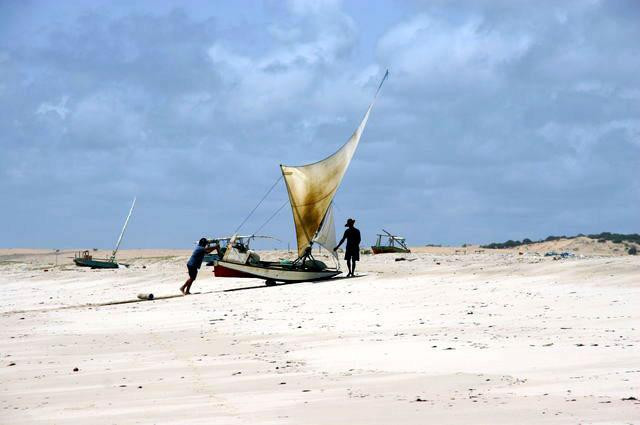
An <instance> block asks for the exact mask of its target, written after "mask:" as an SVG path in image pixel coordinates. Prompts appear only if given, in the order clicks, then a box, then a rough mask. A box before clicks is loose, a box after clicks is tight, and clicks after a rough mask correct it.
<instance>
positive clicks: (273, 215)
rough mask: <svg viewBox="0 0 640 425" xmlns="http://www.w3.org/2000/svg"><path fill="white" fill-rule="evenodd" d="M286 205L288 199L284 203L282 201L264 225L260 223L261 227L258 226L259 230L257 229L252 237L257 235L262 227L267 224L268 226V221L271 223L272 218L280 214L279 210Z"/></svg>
mask: <svg viewBox="0 0 640 425" xmlns="http://www.w3.org/2000/svg"><path fill="white" fill-rule="evenodd" d="M288 203H289V200H288V199H287V200H286V201H284V204H282V205H280V208H278V209H277V210H276V212H274V213H273V214H271V217H269V218H268V219H267V221H265V222H264V223H262V226H260V228H259V229H258V230H256V231H255V232H253V234H254V235H256V234H258V232H259V231H260V230H262V228H263V227H264V226H266V225H267V224H268V223H269V222H270V221H271V220H272V219H273V218H274V217H275V216H276V215H277V214H278V213H279V212H280V210H281V209H283V208H284V207H285V205H287V204H288Z"/></svg>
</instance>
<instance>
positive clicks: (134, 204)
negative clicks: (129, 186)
mask: <svg viewBox="0 0 640 425" xmlns="http://www.w3.org/2000/svg"><path fill="white" fill-rule="evenodd" d="M135 206H136V198H133V203H132V204H131V209H130V210H129V214H128V215H127V219H126V220H125V221H124V226H122V232H120V237H119V238H118V242H116V247H115V248H114V249H113V253H112V254H111V261H115V259H116V253H117V252H118V248H120V242H122V237H123V236H124V231H125V230H127V224H129V218H131V213H132V212H133V207H135Z"/></svg>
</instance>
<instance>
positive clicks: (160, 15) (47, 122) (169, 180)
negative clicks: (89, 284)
mask: <svg viewBox="0 0 640 425" xmlns="http://www.w3.org/2000/svg"><path fill="white" fill-rule="evenodd" d="M237 7H240V6H233V5H232V4H220V5H218V6H217V7H216V8H215V9H214V8H213V6H207V5H204V4H199V3H192V4H190V5H186V6H179V7H174V6H172V5H171V4H170V3H167V4H165V3H162V4H160V3H155V2H153V3H140V4H138V5H137V6H135V9H134V8H133V6H129V5H127V4H125V3H116V4H115V5H114V7H113V8H111V9H108V10H107V9H105V8H100V7H96V6H94V7H89V6H87V5H86V4H84V3H74V2H65V3H61V7H60V10H54V9H53V8H51V7H49V8H48V6H47V4H46V3H23V4H17V3H16V4H13V5H12V4H11V3H3V4H2V10H1V11H0V12H3V13H0V15H1V16H2V17H1V18H0V28H2V29H1V30H0V35H1V36H2V37H0V128H1V129H2V132H1V133H0V144H1V146H2V149H3V154H2V155H0V178H1V180H0V192H1V193H2V196H3V199H4V200H5V203H4V205H6V207H5V208H3V209H2V212H1V213H0V222H2V223H3V224H2V226H3V228H2V232H1V233H2V239H1V240H0V243H1V244H2V245H4V246H50V247H61V246H94V245H95V246H105V245H108V244H109V243H110V241H111V239H115V237H116V236H117V232H118V227H119V225H120V224H119V223H120V221H121V220H122V219H123V218H124V216H125V215H126V210H127V208H128V205H129V202H130V201H131V199H132V198H133V196H135V195H137V196H138V197H139V203H138V210H137V211H136V213H135V214H134V217H133V221H132V225H131V231H130V233H129V234H128V238H127V245H129V246H184V245H188V244H189V243H191V242H192V241H194V240H196V239H197V238H198V237H199V236H200V235H201V234H202V233H208V234H220V233H223V234H224V233H229V232H231V231H233V230H234V229H235V228H236V226H237V224H239V223H240V222H241V221H242V219H243V218H244V215H245V214H246V213H247V212H248V211H249V210H250V209H251V208H252V207H253V206H254V205H255V203H256V202H257V201H258V200H259V199H260V197H261V196H262V194H263V193H264V192H265V191H266V190H267V189H268V188H269V187H270V186H271V184H272V183H273V182H274V181H275V180H276V179H277V178H278V176H279V169H278V165H279V164H280V163H285V164H293V165H295V164H303V163H306V162H312V161H316V160H318V159H320V158H323V157H325V156H327V155H328V154H330V153H332V152H333V151H334V150H335V149H337V148H338V147H339V146H340V145H341V144H342V143H343V142H344V141H345V140H346V139H347V138H348V137H349V136H350V134H351V132H352V131H353V130H354V128H355V127H356V125H357V123H358V122H359V120H360V119H361V117H362V114H363V113H364V111H365V109H366V106H367V104H368V103H369V101H370V98H371V95H372V94H373V92H374V90H375V87H376V85H377V83H378V81H379V78H380V77H381V75H382V74H383V72H384V69H385V68H386V67H389V68H390V69H391V78H390V79H389V81H388V82H387V83H386V85H385V87H384V89H383V93H382V95H381V97H380V99H379V101H378V105H377V106H376V108H375V109H374V111H373V113H372V115H371V119H370V123H369V126H368V128H367V129H366V130H365V134H364V137H363V143H362V144H361V145H360V147H359V150H358V153H357V154H356V157H355V160H354V162H353V163H352V166H351V168H350V170H349V172H348V173H347V175H346V177H345V180H344V183H343V185H342V187H341V189H340V191H339V193H338V196H337V198H336V204H337V214H338V216H339V217H340V218H338V219H337V220H338V221H339V222H340V221H342V217H344V216H356V217H358V223H359V225H360V226H361V228H362V229H363V230H364V231H365V234H366V235H369V234H370V235H373V234H374V233H375V232H376V231H377V230H378V229H379V228H380V227H385V228H387V227H389V228H390V229H391V230H394V231H397V232H400V233H404V234H405V235H407V236H408V237H409V240H410V242H412V243H424V242H435V243H462V242H471V241H489V240H502V239H507V238H523V237H544V236H546V235H547V234H550V233H566V234H568V233H578V232H592V231H593V232H595V231H602V230H611V231H620V232H635V231H637V225H638V221H637V217H638V215H639V213H640V203H638V201H639V200H640V186H639V184H638V183H637V177H636V174H637V172H636V170H637V168H638V165H639V164H638V158H640V155H639V154H640V119H639V118H638V117H639V116H640V106H639V105H640V103H639V100H640V77H639V76H638V73H637V69H639V68H640V63H639V61H640V54H639V53H640V51H639V50H640V48H638V44H637V42H635V40H637V39H640V26H638V25H637V22H638V20H637V19H638V18H639V17H640V8H639V7H638V6H637V3H635V2H623V1H620V2H582V1H581V2H549V3H544V5H542V6H540V5H538V4H535V5H534V4H527V3H521V2H494V1H491V2H469V3H466V4H463V7H461V5H460V4H458V3H456V4H452V3H450V2H428V3H426V4H420V3H418V4H410V3H407V4H404V5H402V7H401V8H400V9H403V10H402V11H399V10H398V5H397V4H386V3H379V4H376V6H375V7H372V8H371V9H370V10H362V11H359V12H360V13H355V12H356V11H354V10H352V5H346V6H345V5H341V4H340V3H339V2H332V1H329V2H318V3H316V2H313V3H307V2H290V3H287V4H283V3H279V2H277V3H275V2H273V3H272V2H265V3H261V4H257V6H256V7H255V8H254V9H253V10H251V11H249V12H243V13H238V12H239V10H237ZM346 7H348V8H346ZM392 9H393V10H392ZM385 10H388V12H389V13H385ZM372 28H379V30H375V31H374V30H372ZM285 200H286V193H285V190H284V187H283V186H282V185H280V187H278V188H277V189H276V190H275V191H274V193H273V195H272V197H270V198H269V199H268V200H267V201H266V202H265V204H264V206H263V208H261V209H260V210H259V211H258V212H257V213H256V215H255V217H253V218H252V220H250V221H249V223H248V224H247V226H246V229H244V230H247V231H253V230H256V229H257V228H258V227H259V225H260V224H261V223H262V222H263V221H264V220H265V219H267V218H268V217H269V216H270V215H271V214H272V213H273V212H274V211H275V210H277V209H278V208H279V207H280V205H282V202H284V201H285ZM264 232H267V233H273V234H276V235H278V236H279V237H281V239H283V241H284V242H283V244H285V245H286V241H287V240H288V241H293V232H292V229H291V218H290V212H289V211H288V209H286V208H285V209H284V210H282V211H281V213H280V214H279V215H278V216H277V217H276V219H275V220H274V221H272V222H271V223H270V224H269V226H267V228H265V230H264ZM372 237H373V236H371V238H372ZM367 238H369V237H368V236H366V237H365V239H367Z"/></svg>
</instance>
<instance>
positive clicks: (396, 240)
mask: <svg viewBox="0 0 640 425" xmlns="http://www.w3.org/2000/svg"><path fill="white" fill-rule="evenodd" d="M382 231H383V232H384V233H385V234H382V233H378V234H377V235H376V236H377V237H378V239H377V240H376V244H375V245H373V246H372V247H371V251H373V253H374V254H389V253H393V252H401V253H409V252H411V250H410V249H409V247H407V244H406V242H405V238H403V237H402V236H398V235H392V234H391V233H389V232H387V231H386V230H384V229H382ZM383 239H386V240H387V243H386V244H383V243H382V240H383Z"/></svg>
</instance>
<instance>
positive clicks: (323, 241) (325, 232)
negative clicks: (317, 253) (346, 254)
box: [313, 206, 338, 260]
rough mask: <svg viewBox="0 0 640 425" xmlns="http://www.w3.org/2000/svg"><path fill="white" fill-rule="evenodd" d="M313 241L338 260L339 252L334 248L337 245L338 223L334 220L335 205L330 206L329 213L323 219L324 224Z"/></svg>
mask: <svg viewBox="0 0 640 425" xmlns="http://www.w3.org/2000/svg"><path fill="white" fill-rule="evenodd" d="M313 242H314V243H317V244H318V245H320V246H321V247H323V248H324V249H326V250H327V251H329V252H330V253H331V254H332V255H333V256H334V257H335V258H336V260H337V259H338V254H337V253H336V252H335V251H334V250H333V248H334V247H335V246H336V225H335V222H334V221H333V207H331V206H329V209H328V210H327V214H326V215H325V216H324V220H322V226H321V227H320V230H318V233H317V234H316V237H315V238H313Z"/></svg>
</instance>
